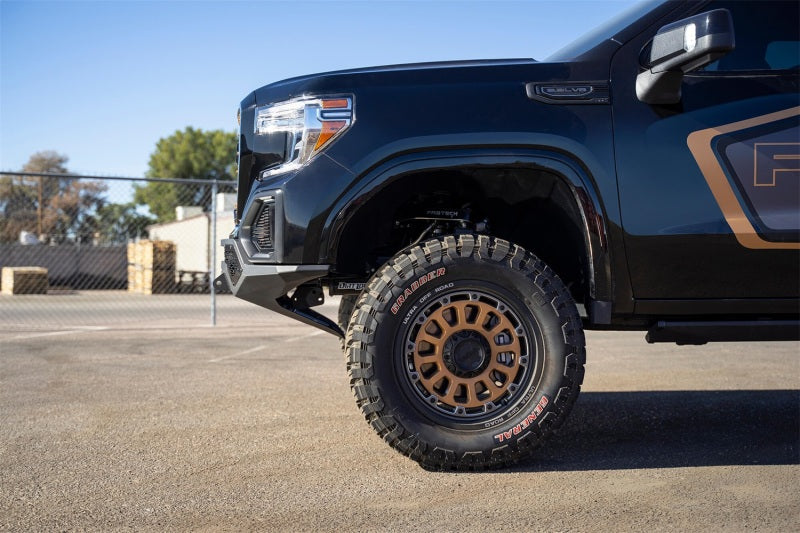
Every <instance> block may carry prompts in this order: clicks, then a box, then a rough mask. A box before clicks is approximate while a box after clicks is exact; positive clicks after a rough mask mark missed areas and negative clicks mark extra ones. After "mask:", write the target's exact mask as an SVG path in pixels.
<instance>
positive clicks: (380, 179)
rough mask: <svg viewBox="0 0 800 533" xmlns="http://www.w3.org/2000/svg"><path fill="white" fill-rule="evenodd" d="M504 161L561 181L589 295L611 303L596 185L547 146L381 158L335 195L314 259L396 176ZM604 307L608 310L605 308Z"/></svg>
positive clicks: (324, 257) (326, 253)
mask: <svg viewBox="0 0 800 533" xmlns="http://www.w3.org/2000/svg"><path fill="white" fill-rule="evenodd" d="M510 164H513V165H515V166H520V165H522V166H528V167H530V168H533V169H538V170H544V171H546V172H550V173H551V174H553V175H554V176H556V177H557V178H558V179H560V180H561V181H562V182H563V183H564V184H565V185H567V187H568V188H569V190H570V192H571V193H572V196H573V200H574V202H575V206H576V207H577V208H578V211H579V213H580V214H581V218H582V222H583V227H582V229H583V231H582V233H583V236H584V247H585V250H586V254H587V259H588V265H589V268H590V272H589V276H590V279H589V280H588V281H589V283H588V288H589V297H590V298H591V299H592V300H594V301H596V302H611V301H612V300H613V280H612V277H611V260H612V258H611V251H610V248H609V241H608V222H607V216H606V212H605V209H604V207H603V204H602V202H601V201H600V197H599V195H598V194H597V188H596V186H595V184H594V181H593V180H592V179H591V176H590V175H589V174H588V172H587V171H586V169H585V167H584V166H583V165H582V164H580V163H579V162H578V161H577V160H575V159H574V158H572V157H571V156H569V155H567V154H564V153H562V152H557V151H553V150H543V149H535V148H502V147H493V148H467V149H443V150H433V151H427V152H414V153H406V154H398V155H395V156H393V157H390V158H388V159H385V160H384V161H383V162H382V163H380V164H378V165H376V166H373V167H372V168H371V169H370V170H368V171H367V172H365V173H363V174H362V175H361V177H359V178H358V179H357V180H355V182H354V185H353V187H350V188H349V189H348V190H347V191H346V192H345V194H343V195H342V196H341V197H340V198H339V199H338V200H337V202H336V204H335V206H334V207H333V209H332V210H331V211H330V214H329V215H328V218H327V220H326V221H325V224H324V229H323V232H322V236H321V237H322V238H321V242H320V261H321V262H326V261H331V260H333V259H334V258H335V251H336V249H337V248H338V245H339V240H340V238H341V235H342V231H343V229H344V228H345V227H346V225H347V222H348V221H349V220H350V218H351V217H352V216H353V214H354V213H355V212H356V211H357V210H358V209H359V208H360V207H361V206H362V205H364V204H365V203H366V202H368V201H369V200H370V199H371V198H372V197H374V196H375V195H376V194H378V193H379V192H380V191H381V190H382V189H383V188H384V187H385V186H387V185H388V184H390V183H393V182H395V181H397V180H399V179H402V178H403V177H404V176H405V175H407V174H408V173H410V172H418V171H422V170H442V169H448V168H450V169H454V168H457V167H464V166H473V165H480V166H508V165H510ZM608 310H609V312H610V307H609V309H608ZM597 318H599V317H597ZM608 318H610V314H609V316H608ZM594 321H595V322H597V320H594ZM602 322H605V320H603V321H602ZM602 322H600V323H602Z"/></svg>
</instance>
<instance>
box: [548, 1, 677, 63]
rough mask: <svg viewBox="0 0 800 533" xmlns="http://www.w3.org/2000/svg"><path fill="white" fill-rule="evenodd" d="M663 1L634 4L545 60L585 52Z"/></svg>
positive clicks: (575, 55) (569, 57)
mask: <svg viewBox="0 0 800 533" xmlns="http://www.w3.org/2000/svg"><path fill="white" fill-rule="evenodd" d="M663 2H664V0H646V1H644V2H640V3H638V4H635V5H633V6H631V7H629V8H628V9H626V10H625V11H623V12H622V13H620V14H619V15H617V16H616V17H614V18H612V19H610V20H608V21H606V22H604V23H603V24H601V25H600V26H598V27H596V28H595V29H593V30H590V31H589V32H588V33H585V34H584V35H583V36H581V37H579V38H578V39H576V40H574V41H572V42H571V43H569V44H568V45H567V46H565V47H563V48H561V49H559V50H558V51H556V52H555V53H553V54H551V55H550V56H548V57H547V58H546V59H545V61H567V60H570V59H574V58H576V57H578V56H580V55H583V54H585V53H586V52H588V51H589V50H591V49H592V48H594V47H596V46H597V45H599V44H602V43H604V42H605V41H608V40H609V39H611V38H612V37H614V36H615V35H616V34H618V33H619V32H620V31H622V30H623V29H625V28H627V27H628V26H630V25H631V24H633V23H634V22H635V21H637V20H638V19H640V18H642V17H643V16H645V15H646V14H647V13H649V12H650V11H652V10H653V9H654V8H655V7H656V6H657V5H659V4H662V3H663Z"/></svg>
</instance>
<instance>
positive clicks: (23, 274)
mask: <svg viewBox="0 0 800 533" xmlns="http://www.w3.org/2000/svg"><path fill="white" fill-rule="evenodd" d="M0 286H1V287H2V293H3V294H47V289H48V281H47V269H46V268H42V267H3V269H2V278H1V279H0Z"/></svg>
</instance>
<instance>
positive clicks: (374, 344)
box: [345, 235, 585, 470]
mask: <svg viewBox="0 0 800 533" xmlns="http://www.w3.org/2000/svg"><path fill="white" fill-rule="evenodd" d="M459 298H460V300H458V299H459ZM459 309H460V310H459ZM469 316H472V318H471V319H470V318H468V317H469ZM470 320H472V322H471V323H470V322H469V321H470ZM404 321H405V323H404ZM451 322H452V324H454V325H452V324H451ZM478 323H480V324H483V325H482V326H480V327H479V326H478V325H477V324H478ZM451 326H452V327H451ZM448 328H449V331H450V333H447V334H446V333H445V329H448ZM481 328H482V329H481ZM503 328H506V329H503ZM423 330H424V331H423ZM440 330H441V331H440ZM498 330H499V331H502V333H500V334H497V333H493V332H495V331H498ZM429 331H432V332H433V333H429ZM453 331H455V333H452V332H453ZM437 334H438V336H439V337H436V335H437ZM414 335H416V336H414ZM448 335H449V336H448ZM498 335H501V336H498ZM508 338H510V339H511V344H508V346H509V348H508V350H509V351H508V352H505V353H500V351H501V349H505V343H506V341H507V340H508ZM425 339H428V340H425ZM465 339H466V340H465ZM459 343H460V344H459ZM464 343H466V344H464ZM453 346H455V347H453ZM423 347H425V348H424V350H423ZM431 347H433V348H432V349H433V353H434V354H435V355H433V356H431V355H430V353H429V352H430V351H431ZM423 351H426V354H423ZM495 352H498V353H497V354H495ZM436 354H438V355H436ZM442 354H446V355H442ZM508 354H513V355H508ZM345 355H346V357H347V368H348V372H349V375H350V386H351V388H352V390H353V393H354V395H355V397H356V402H357V405H358V406H359V408H360V409H361V411H362V413H363V414H364V416H365V418H366V420H367V422H368V423H369V424H370V425H371V426H372V428H373V429H374V430H375V431H376V432H377V433H378V435H379V436H380V437H381V438H383V439H384V440H385V441H386V442H387V443H389V445H390V446H392V447H393V448H395V449H396V450H397V451H399V452H400V453H402V454H404V455H406V456H408V457H410V458H411V459H413V460H415V461H417V462H419V463H420V465H421V466H422V467H424V468H426V469H429V470H481V469H486V468H493V467H500V466H505V465H509V464H512V463H515V462H517V461H519V460H520V459H522V458H524V457H527V456H529V455H530V454H531V453H532V451H533V450H535V449H536V448H537V447H538V446H539V445H540V444H541V443H542V441H543V440H544V439H545V438H547V437H548V436H549V435H550V434H551V433H553V431H554V430H556V429H557V428H558V427H560V426H561V424H562V423H563V422H564V419H565V418H566V416H567V415H568V413H569V412H570V410H571V408H572V405H573V404H574V402H575V400H576V398H577V396H578V393H579V391H580V385H581V383H582V381H583V374H584V362H585V340H584V336H583V330H582V326H581V320H580V317H579V315H578V311H577V308H576V306H575V303H574V301H573V299H572V296H571V295H570V293H569V291H568V290H567V288H566V287H565V286H564V284H563V283H562V282H561V280H560V279H559V278H558V276H556V274H555V273H554V272H553V271H552V270H551V269H550V268H549V267H548V266H547V265H545V264H544V263H543V262H542V261H541V260H539V259H538V258H537V257H536V256H534V255H533V254H531V253H529V252H527V251H525V250H524V249H522V248H521V247H519V246H517V245H514V244H511V243H509V242H507V241H504V240H500V239H495V238H492V237H488V236H484V235H460V236H458V237H455V236H446V237H443V238H440V239H434V240H429V241H427V242H425V243H424V244H422V245H419V246H414V247H412V248H410V249H407V250H404V251H403V252H401V253H399V254H398V255H396V256H395V257H394V258H392V259H391V260H390V261H389V262H388V263H387V264H386V265H384V266H383V267H382V268H381V269H379V270H378V272H376V273H375V275H374V276H373V277H372V278H371V279H370V280H369V282H368V283H367V286H366V288H365V290H364V291H363V292H362V294H361V297H360V299H359V300H358V302H357V304H356V309H355V310H354V312H353V315H352V317H351V320H350V325H349V328H348V331H347V335H346V337H345ZM430 359H434V360H435V361H436V364H433V365H431V364H426V363H424V361H428V360H430ZM495 359H497V360H500V359H503V364H506V365H509V366H508V368H509V369H510V370H506V369H505V368H504V367H501V366H499V363H497V362H496V361H495ZM420 361H423V363H419V362H420ZM454 361H456V362H454ZM418 363H419V364H418ZM522 363H525V364H524V365H523V364H522ZM481 365H482V366H481ZM487 365H488V366H487ZM491 365H494V366H496V367H498V368H500V371H501V373H500V374H492V375H493V376H496V377H497V379H495V378H494V377H492V378H491V383H490V382H489V381H488V380H487V379H486V378H484V377H483V376H484V375H488V374H486V373H487V372H488V371H489V370H492V369H491V368H489V367H491ZM431 368H433V370H431ZM437 371H438V373H437ZM492 371H493V370H492ZM425 372H428V373H429V374H432V377H425V376H426V375H425ZM481 372H483V374H481ZM442 373H444V374H442ZM504 373H505V374H504ZM440 374H442V375H446V377H445V378H441V381H439V382H438V384H436V383H433V382H434V381H435V380H436V379H440V378H439V377H438V376H439V375H440ZM479 374H480V375H479ZM475 376H478V377H475ZM512 376H513V377H512ZM520 376H521V377H520ZM426 379H428V382H425V380H426ZM512 379H517V380H518V382H516V381H515V382H511V380H512ZM476 380H478V381H476ZM515 387H516V388H515ZM481 389H485V390H481ZM512 391H513V392H512ZM500 392H502V394H503V395H501V394H500ZM426 394H427V396H426ZM456 394H458V395H460V397H456ZM481 396H483V397H491V398H492V400H491V401H485V400H479V399H478V398H479V397H481ZM495 401H497V404H496V405H495V403H494V402H495ZM459 402H461V403H459ZM470 405H472V407H468V406H470ZM475 405H477V407H475ZM475 413H477V414H475Z"/></svg>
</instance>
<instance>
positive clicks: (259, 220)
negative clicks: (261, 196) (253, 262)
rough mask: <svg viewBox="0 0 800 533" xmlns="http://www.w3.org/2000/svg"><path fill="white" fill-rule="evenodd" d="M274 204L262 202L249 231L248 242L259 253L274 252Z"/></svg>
mask: <svg viewBox="0 0 800 533" xmlns="http://www.w3.org/2000/svg"><path fill="white" fill-rule="evenodd" d="M274 220H275V202H264V204H263V205H262V206H261V210H260V211H259V212H258V216H257V217H256V220H255V222H254V223H253V228H252V230H251V231H250V240H251V241H252V243H253V245H254V246H255V247H256V248H257V249H258V251H259V252H261V253H268V252H273V251H274V250H275V223H274Z"/></svg>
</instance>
